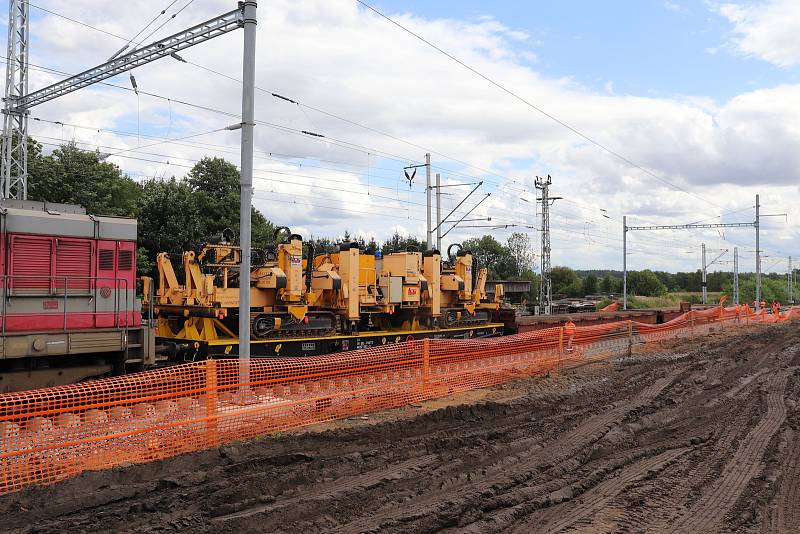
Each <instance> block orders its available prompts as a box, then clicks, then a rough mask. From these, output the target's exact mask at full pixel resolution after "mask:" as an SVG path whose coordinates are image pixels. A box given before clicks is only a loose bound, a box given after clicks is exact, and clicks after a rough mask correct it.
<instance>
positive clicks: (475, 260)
mask: <svg viewBox="0 0 800 534" xmlns="http://www.w3.org/2000/svg"><path fill="white" fill-rule="evenodd" d="M477 285H478V258H477V257H475V256H472V291H475V288H476V287H477Z"/></svg>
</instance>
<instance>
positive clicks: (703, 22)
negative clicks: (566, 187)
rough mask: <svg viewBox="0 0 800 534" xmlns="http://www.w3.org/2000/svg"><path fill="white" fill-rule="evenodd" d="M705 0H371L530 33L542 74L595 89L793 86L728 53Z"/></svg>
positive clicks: (776, 72) (732, 90)
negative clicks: (486, 20)
mask: <svg viewBox="0 0 800 534" xmlns="http://www.w3.org/2000/svg"><path fill="white" fill-rule="evenodd" d="M712 5H713V4H712V3H710V2H708V1H704V0H701V1H689V0H673V1H670V2H665V1H662V0H614V1H607V2H598V1H592V0H571V1H568V2H546V1H541V0H538V1H532V2H518V1H509V0H495V1H493V2H482V1H477V0H463V1H456V0H437V1H433V2H431V1H421V0H410V1H405V0H377V1H376V2H375V6H376V7H379V9H381V10H383V11H384V12H392V13H402V12H410V13H414V14H415V15H418V16H425V17H432V18H454V19H466V20H470V19H472V20H478V19H479V18H481V17H486V16H491V17H493V18H495V19H496V20H498V21H500V22H502V23H503V24H505V25H507V26H508V27H510V28H513V29H515V30H521V31H524V32H526V33H528V34H529V35H530V42H529V43H527V45H526V46H527V47H528V48H529V49H530V50H531V51H532V52H534V53H535V54H536V56H537V58H538V60H537V61H535V62H534V63H533V68H535V69H536V70H538V71H540V72H542V73H543V74H545V75H547V76H550V77H554V78H559V77H568V78H571V79H573V80H575V82H576V83H579V84H582V85H584V86H587V87H590V88H592V89H595V90H597V91H603V90H605V89H606V84H607V83H608V82H609V81H610V82H612V83H613V90H614V91H615V92H618V93H622V94H633V95H654V96H673V95H692V96H695V95H699V96H708V97H713V98H715V99H719V100H725V99H728V98H730V97H732V96H735V95H737V94H739V93H742V92H745V91H748V90H751V89H753V88H754V87H760V86H772V85H777V84H779V83H786V82H796V81H797V79H798V78H797V69H782V68H780V67H777V66H774V65H772V64H770V63H767V62H764V61H761V60H759V59H757V58H750V57H746V56H744V55H742V54H736V53H732V52H733V50H732V49H731V47H730V45H729V42H730V39H731V34H730V31H731V24H730V22H729V21H728V20H727V19H725V18H724V17H722V16H720V15H719V14H718V13H716V12H715V11H714V10H712V9H710V8H709V7H710V6H712Z"/></svg>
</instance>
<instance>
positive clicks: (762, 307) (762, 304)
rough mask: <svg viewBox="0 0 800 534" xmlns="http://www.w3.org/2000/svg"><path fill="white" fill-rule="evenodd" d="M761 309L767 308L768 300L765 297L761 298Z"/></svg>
mask: <svg viewBox="0 0 800 534" xmlns="http://www.w3.org/2000/svg"><path fill="white" fill-rule="evenodd" d="M761 309H762V310H766V309H767V301H766V300H764V299H761Z"/></svg>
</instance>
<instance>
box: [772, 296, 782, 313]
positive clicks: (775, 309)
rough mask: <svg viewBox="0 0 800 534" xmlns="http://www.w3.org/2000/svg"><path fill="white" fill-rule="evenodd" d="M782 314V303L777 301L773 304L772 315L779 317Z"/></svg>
mask: <svg viewBox="0 0 800 534" xmlns="http://www.w3.org/2000/svg"><path fill="white" fill-rule="evenodd" d="M779 313H781V303H780V302H778V301H777V300H775V301H773V302H772V315H778V314H779Z"/></svg>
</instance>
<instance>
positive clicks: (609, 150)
mask: <svg viewBox="0 0 800 534" xmlns="http://www.w3.org/2000/svg"><path fill="white" fill-rule="evenodd" d="M356 1H357V2H358V3H359V4H361V5H362V6H364V7H366V8H367V9H369V10H370V11H372V12H373V13H375V14H377V15H378V16H380V17H382V18H383V19H385V20H387V21H389V22H390V23H392V24H394V25H395V26H397V27H398V28H400V29H401V30H403V31H404V32H406V33H408V34H409V35H412V36H413V37H415V38H416V39H419V40H420V41H422V42H423V43H425V44H426V45H428V46H430V47H431V48H433V49H434V50H436V51H438V52H440V53H441V54H444V55H445V56H447V57H448V58H450V59H451V60H453V61H455V62H456V63H458V64H459V65H461V66H462V67H464V68H466V69H467V70H469V71H470V72H472V73H473V74H475V75H477V76H479V77H481V78H483V79H484V80H486V81H487V82H489V83H490V84H492V85H494V86H495V87H497V88H498V89H500V90H501V91H503V92H504V93H506V94H508V95H510V96H511V97H513V98H515V99H517V100H518V101H520V102H522V103H523V104H525V105H526V106H528V107H530V108H531V109H533V110H535V111H537V112H538V113H541V114H542V115H544V116H545V117H547V118H548V119H550V120H552V121H553V122H555V123H557V124H559V125H561V126H563V127H564V128H566V129H567V130H569V131H571V132H572V133H574V134H575V135H577V136H579V137H581V138H582V139H584V140H586V141H588V142H590V143H591V144H593V145H595V146H597V147H598V148H601V149H602V150H604V151H606V152H607V153H609V154H611V155H612V156H614V157H616V158H618V159H619V160H621V161H623V162H625V163H627V164H628V165H630V166H631V167H634V168H636V169H639V170H640V171H642V172H644V173H645V174H647V175H649V176H651V177H652V178H655V179H656V180H658V181H659V182H662V183H664V184H666V185H668V186H670V187H672V188H674V189H676V190H678V191H682V192H684V193H686V194H687V195H690V196H692V197H694V198H696V199H698V200H702V201H703V202H705V203H707V204H710V205H712V206H714V207H717V208H719V206H718V205H717V204H715V203H714V202H711V201H710V200H707V199H705V198H703V197H700V196H698V195H695V194H694V193H692V192H690V191H687V190H686V189H683V188H682V187H679V186H677V185H675V184H673V183H672V182H670V181H668V180H665V179H664V178H661V177H660V176H658V175H657V174H656V173H654V172H652V171H650V170H649V169H646V168H645V167H643V166H641V165H639V164H638V163H636V162H634V161H632V160H631V159H629V158H628V157H626V156H624V155H622V154H620V153H619V152H617V151H615V150H613V149H612V148H610V147H608V146H606V145H604V144H602V143H600V142H599V141H597V140H595V139H594V138H592V137H590V136H589V135H587V134H585V133H583V132H581V131H580V130H578V129H577V128H575V127H573V126H571V125H570V124H568V123H566V122H564V121H563V120H561V119H559V118H558V117H556V116H555V115H553V114H551V113H548V112H547V111H545V110H544V109H542V108H541V107H539V106H537V105H535V104H533V103H532V102H530V101H529V100H527V99H525V98H523V97H522V96H520V95H519V94H517V93H516V92H514V91H512V90H511V89H508V88H506V87H505V86H503V85H501V84H500V83H498V82H496V81H495V80H493V79H492V78H490V77H489V76H487V75H485V74H483V73H482V72H480V71H478V70H477V69H475V68H473V67H471V66H470V65H468V64H466V63H465V62H463V61H461V60H460V59H458V58H457V57H456V56H454V55H453V54H451V53H449V52H447V51H446V50H444V49H442V48H440V47H439V46H437V45H435V44H433V43H432V42H431V41H428V40H427V39H425V38H424V37H422V36H421V35H419V34H417V33H415V32H413V31H412V30H410V29H409V28H407V27H405V26H403V25H402V24H400V23H399V22H397V21H395V20H394V19H392V18H391V17H389V16H387V15H384V14H383V13H381V12H380V11H378V10H377V9H375V8H374V7H372V6H371V5H369V4H368V3H366V2H364V1H363V0H356Z"/></svg>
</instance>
